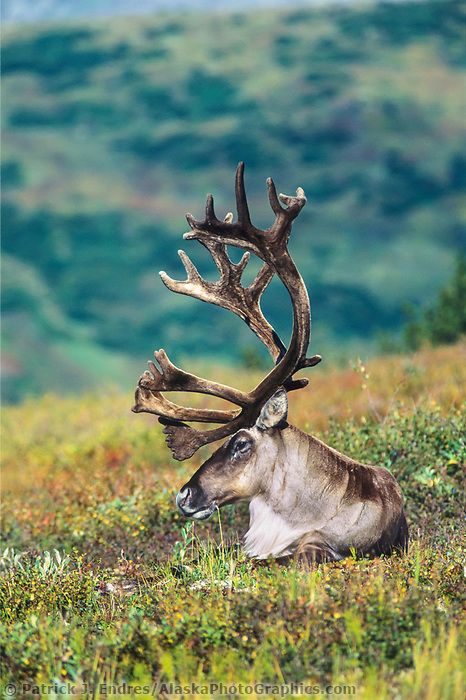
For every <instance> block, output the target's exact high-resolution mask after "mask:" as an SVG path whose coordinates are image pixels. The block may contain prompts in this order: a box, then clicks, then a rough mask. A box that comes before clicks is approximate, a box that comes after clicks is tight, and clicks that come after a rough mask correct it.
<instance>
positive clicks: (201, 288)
mask: <svg viewBox="0 0 466 700" xmlns="http://www.w3.org/2000/svg"><path fill="white" fill-rule="evenodd" d="M243 169H244V166H243V164H240V165H239V166H238V170H237V174H236V204H237V210H238V219H237V221H236V222H233V215H232V214H227V215H226V217H225V219H224V220H223V221H220V220H219V219H217V217H216V215H215V212H214V208H213V200H212V197H211V195H209V197H208V198H207V205H206V217H205V220H204V221H196V220H195V219H194V218H193V217H192V216H191V215H190V214H188V215H187V219H188V223H189V225H190V227H191V231H190V232H189V233H187V234H185V238H186V239H196V240H198V241H199V242H200V243H202V245H204V246H205V247H206V248H207V249H208V250H209V252H210V253H211V255H212V258H213V260H214V262H215V264H216V266H217V268H218V270H219V272H220V279H219V281H218V282H208V281H206V280H204V279H203V278H202V277H201V276H200V274H199V272H198V271H197V269H196V268H195V266H194V265H193V263H192V262H191V260H190V259H189V258H188V257H187V255H186V254H185V253H184V252H183V251H180V252H179V254H180V257H181V260H182V262H183V264H184V266H185V269H186V272H187V279H186V281H183V282H177V281H175V280H173V279H171V278H170V277H168V275H167V274H166V273H164V272H161V273H160V274H161V277H162V280H163V282H164V283H165V285H166V286H167V287H168V288H169V289H171V290H172V291H174V292H178V293H181V294H187V295H189V296H192V297H195V298H197V299H200V300H202V301H205V302H207V303H212V304H216V305H217V306H221V307H223V308H226V309H228V310H230V311H233V312H234V313H235V314H236V315H238V316H239V317H240V318H242V319H243V320H244V321H245V322H246V323H247V324H248V326H249V327H250V328H251V330H253V332H254V333H255V334H256V335H257V336H258V338H259V339H260V340H261V341H262V342H263V343H264V345H265V346H266V347H267V349H268V350H269V352H270V354H271V356H272V358H273V360H274V362H275V366H274V368H273V369H272V370H271V371H270V372H269V374H268V375H267V376H266V377H265V378H264V379H263V380H262V381H261V382H260V383H259V384H258V385H257V386H256V387H255V388H254V389H253V390H252V391H250V392H242V391H240V390H238V389H235V388H233V387H229V386H225V385H223V384H218V383H216V382H212V381H209V380H206V379H203V378H201V377H197V376H196V375H194V374H190V373H188V372H185V371H183V370H181V369H179V368H178V367H176V366H175V365H174V364H173V363H172V362H171V361H170V360H169V359H168V357H167V355H166V353H165V351H164V350H159V351H157V352H155V353H154V355H155V359H156V361H157V364H155V363H154V362H150V363H149V370H148V371H147V370H146V372H145V373H144V374H143V375H142V377H141V378H140V380H139V383H138V388H137V390H136V404H135V406H134V407H133V411H135V412H140V411H144V412H148V413H153V414H155V415H157V416H159V420H160V422H162V423H163V424H164V425H165V430H164V432H165V434H166V440H167V444H168V446H169V447H170V448H171V450H172V452H173V455H174V457H175V458H176V459H180V460H183V459H187V458H188V457H190V456H191V455H192V454H194V452H195V451H196V450H197V449H198V448H199V447H201V446H202V445H206V444H208V443H211V442H215V441H218V440H221V439H224V438H228V440H226V442H224V444H222V446H221V447H220V448H219V449H217V451H216V452H214V454H213V455H212V456H211V457H210V458H209V459H208V460H207V461H206V462H205V463H204V464H203V465H202V466H201V467H200V468H199V469H198V470H197V472H196V473H195V474H194V475H193V477H192V478H191V479H190V480H189V481H188V483H187V484H185V486H184V487H183V488H182V489H181V490H180V492H179V493H178V495H177V497H176V503H177V505H178V508H179V509H180V511H181V512H182V513H183V514H184V515H185V516H187V517H190V518H195V519H198V520H203V519H206V518H208V517H210V516H211V515H212V513H213V512H214V511H215V510H216V509H217V508H220V507H221V506H223V505H226V504H229V503H234V502H237V501H241V500H247V501H249V504H250V505H249V510H250V524H249V530H248V532H247V533H246V535H245V537H244V548H245V551H246V552H247V554H248V555H249V556H251V557H253V558H255V559H266V558H268V557H274V558H276V559H287V558H290V557H297V558H298V559H301V560H305V561H309V562H310V561H313V562H321V561H329V560H337V559H342V558H344V557H346V556H348V554H350V553H352V552H355V553H356V554H358V555H359V556H377V555H380V554H390V553H391V552H393V551H394V550H396V549H398V550H404V549H405V548H406V547H407V541H408V529H407V524H406V518H405V515H404V511H403V499H402V494H401V490H400V488H399V486H398V484H397V482H396V481H395V479H394V477H393V476H392V475H391V474H390V472H389V471H388V470H387V469H384V468H382V467H373V466H368V465H364V464H361V463H359V462H356V461H355V460H353V459H351V458H350V457H347V456H345V455H343V454H340V453H339V452H337V451H336V450H334V449H332V448H331V447H329V446H327V445H325V444H324V443H323V442H321V441H320V440H318V439H317V438H315V437H313V436H311V435H307V434H305V433H303V432H302V431H300V430H298V428H296V427H294V426H292V425H289V424H288V422H287V417H288V415H287V414H288V399H287V392H289V391H293V390H296V389H301V388H303V387H304V386H306V385H307V380H306V379H295V378H294V376H293V375H294V374H295V373H296V372H297V371H299V370H301V369H304V368H306V367H312V366H314V365H316V364H317V363H318V362H320V360H321V358H320V356H319V355H314V356H312V357H306V354H307V348H308V344H309V339H310V304H309V297H308V295H307V290H306V286H305V284H304V282H303V280H302V278H301V276H300V274H299V272H298V270H297V269H296V266H295V264H294V262H293V260H292V259H291V257H290V254H289V252H288V248H287V244H288V239H289V236H290V233H291V225H292V222H293V220H294V219H295V218H296V217H297V216H298V214H299V212H300V211H301V209H302V207H303V206H304V204H305V203H306V198H305V195H304V192H303V190H302V189H301V188H298V189H297V191H296V196H293V197H290V196H287V195H279V196H278V195H277V193H276V190H275V186H274V184H273V181H272V180H271V179H269V180H268V181H267V185H268V190H269V201H270V204H271V207H272V209H273V211H274V213H275V221H274V223H273V224H272V226H271V227H270V228H269V229H267V230H265V231H264V230H260V229H257V228H256V227H255V226H253V224H252V223H251V219H250V216H249V209H248V205H247V200H246V194H245V190H244V179H243ZM280 200H281V202H282V203H283V204H284V205H285V207H283V206H282V204H281V203H280ZM227 245H232V246H236V247H239V248H243V249H245V250H246V253H245V254H244V255H243V258H242V259H241V261H240V262H239V263H238V264H235V263H233V262H232V261H231V260H230V258H229V256H228V253H227ZM251 252H252V253H254V254H255V255H257V256H258V257H259V258H260V259H261V260H262V261H263V266H262V268H261V269H260V270H259V272H258V274H257V276H256V278H255V280H254V281H253V282H252V283H251V284H250V285H249V286H248V287H243V286H242V284H241V275H242V273H243V271H244V268H245V267H246V265H247V263H248V260H249V255H250V253H251ZM274 274H276V275H277V276H278V277H279V278H280V279H281V281H282V282H283V284H284V286H285V288H286V289H287V291H288V293H289V295H290V298H291V302H292V307H293V332H292V336H291V339H290V343H289V346H288V348H285V346H284V344H283V343H282V341H281V340H280V338H279V337H278V335H277V333H276V332H275V330H274V329H273V328H272V326H271V325H270V323H269V322H268V321H267V319H266V318H265V317H264V316H263V314H262V311H261V308H260V297H261V295H262V293H263V291H264V290H265V289H266V287H267V285H268V284H269V282H270V280H271V279H272V277H273V275H274ZM167 391H183V392H196V393H202V394H210V395H213V396H217V397H220V398H223V399H226V400H227V401H229V402H230V403H232V404H234V405H236V407H237V408H236V409H235V410H214V409H208V408H187V407H183V406H179V405H178V404H175V403H173V402H171V401H169V400H168V399H167V398H166V397H165V395H164V393H162V392H167ZM184 421H192V422H204V423H220V424H221V426H220V427H218V428H214V429H210V430H204V431H201V430H195V429H193V428H191V427H189V426H188V425H186V423H185V422H184Z"/></svg>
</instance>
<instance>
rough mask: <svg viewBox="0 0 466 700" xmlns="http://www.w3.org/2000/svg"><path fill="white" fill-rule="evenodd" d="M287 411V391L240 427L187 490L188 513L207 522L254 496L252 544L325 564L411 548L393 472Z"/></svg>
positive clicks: (251, 548) (269, 553)
mask: <svg viewBox="0 0 466 700" xmlns="http://www.w3.org/2000/svg"><path fill="white" fill-rule="evenodd" d="M286 417H287V396H286V392H285V391H284V390H280V391H278V392H277V393H276V394H275V395H274V396H273V397H272V399H270V401H269V402H268V403H267V404H266V405H265V407H264V409H263V411H262V412H261V415H260V416H259V418H258V420H257V422H256V425H255V426H254V427H253V428H251V429H249V430H245V429H242V430H240V431H239V432H238V433H236V434H235V435H234V436H233V437H232V438H231V439H230V440H228V441H227V442H226V443H225V444H224V445H222V446H221V447H220V448H219V449H218V450H217V451H216V452H215V453H214V454H213V455H212V457H210V459H208V460H207V461H206V462H205V463H204V464H203V465H202V466H201V467H200V468H199V469H198V471H197V472H196V473H195V474H194V476H193V477H192V478H191V479H190V480H189V481H188V483H187V484H186V485H185V486H184V487H183V488H182V489H181V490H180V492H179V493H178V496H177V498H176V502H177V505H178V508H179V509H180V511H181V512H182V513H183V514H184V515H185V516H188V517H191V518H195V519H198V520H203V519H205V518H208V517H210V516H211V515H212V513H213V512H214V510H216V508H220V507H221V506H223V505H225V504H227V503H234V502H236V501H240V500H247V501H249V504H250V505H249V512H250V523H249V530H248V532H247V533H246V535H245V537H244V548H245V551H246V552H247V554H248V555H249V556H251V557H253V558H255V559H266V558H268V557H274V558H284V557H290V556H296V557H297V558H298V559H301V560H303V559H304V560H306V561H317V562H319V561H328V560H336V559H342V558H343V557H346V556H347V555H348V554H350V553H351V551H354V552H356V553H357V554H358V555H359V556H364V555H369V556H375V555H379V554H390V553H391V552H392V551H393V550H394V549H405V548H406V544H407V534H408V532H407V525H406V519H405V516H404V513H403V498H402V495H401V490H400V487H399V486H398V484H397V482H396V481H395V479H394V478H393V476H392V475H391V474H390V472H389V471H388V470H387V469H384V468H380V467H371V466H366V465H364V464H360V463H359V462H356V461H354V460H352V459H350V458H349V457H346V456H345V455H342V454H340V453H339V452H337V451H336V450H333V449H332V448H331V447H328V446H327V445H325V444H324V443H323V442H321V441H320V440H318V439H317V438H315V437H312V436H311V435H307V434H306V433H303V432H302V431H301V430H299V429H298V428H296V427H294V426H292V425H288V424H287V423H286Z"/></svg>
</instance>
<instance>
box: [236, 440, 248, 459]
mask: <svg viewBox="0 0 466 700" xmlns="http://www.w3.org/2000/svg"><path fill="white" fill-rule="evenodd" d="M250 449H251V440H248V439H247V438H240V439H239V440H237V441H236V442H235V444H234V446H233V455H234V456H240V455H244V454H246V453H247V452H249V450H250Z"/></svg>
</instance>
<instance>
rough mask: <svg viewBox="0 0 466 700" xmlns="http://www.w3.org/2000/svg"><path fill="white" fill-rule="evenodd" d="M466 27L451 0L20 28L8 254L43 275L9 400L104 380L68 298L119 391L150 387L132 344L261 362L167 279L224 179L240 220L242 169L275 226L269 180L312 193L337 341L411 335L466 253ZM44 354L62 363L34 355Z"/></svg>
mask: <svg viewBox="0 0 466 700" xmlns="http://www.w3.org/2000/svg"><path fill="white" fill-rule="evenodd" d="M462 21H463V20H462V15H461V7H460V3H458V2H456V1H455V0H448V1H447V2H438V1H436V0H430V1H427V2H422V3H419V2H404V3H393V4H392V3H388V4H386V3H377V4H375V5H373V6H372V5H370V6H361V7H343V6H341V7H332V8H330V9H329V8H327V9H326V8H300V9H299V10H296V9H295V10H287V9H285V10H281V11H273V12H271V11H267V12H254V13H250V14H244V15H240V14H231V15H225V16H222V15H220V14H212V15H206V16H204V15H203V16H201V15H190V16H189V17H170V16H167V15H155V16H151V17H145V18H144V19H141V18H139V19H135V20H130V19H127V18H125V19H124V20H119V19H115V20H114V21H112V22H108V21H106V22H105V23H102V24H101V23H99V22H95V23H93V24H92V25H89V24H73V23H67V24H66V25H59V24H57V25H50V26H42V27H39V28H33V27H29V28H28V27H24V26H23V27H20V28H16V29H11V30H9V31H7V32H6V35H5V38H4V45H3V109H4V116H3V123H4V131H5V139H4V149H3V159H4V162H3V175H4V182H5V187H4V208H3V246H4V251H5V252H6V253H7V254H8V256H9V258H8V262H10V261H11V262H12V263H13V265H15V267H13V268H12V269H13V271H14V270H16V269H19V266H21V269H22V270H23V271H29V277H30V279H31V283H30V285H28V289H30V287H31V286H36V287H39V286H40V288H41V293H40V294H39V295H38V296H37V298H36V296H35V295H34V294H33V293H30V294H29V293H28V294H27V295H25V294H18V298H17V301H16V302H15V300H14V298H13V297H12V295H11V294H7V295H6V299H5V301H6V308H5V321H4V327H5V336H6V357H7V359H8V360H9V363H10V365H11V366H13V365H16V370H15V374H14V375H12V376H11V377H7V380H6V381H7V384H6V396H7V398H9V399H18V398H20V397H21V396H23V395H24V394H25V393H37V392H40V391H43V390H44V389H46V388H51V389H55V390H61V391H63V387H67V386H69V388H70V390H71V389H72V388H75V387H76V386H80V385H81V386H86V387H88V386H89V385H90V384H91V383H92V381H93V380H94V381H95V380H96V378H95V376H94V374H93V371H92V366H91V364H90V363H89V364H88V365H87V366H86V367H82V366H81V365H79V364H75V360H74V358H73V357H72V356H71V354H70V353H69V352H68V350H66V351H61V350H60V349H59V348H57V342H58V340H57V335H56V324H55V325H54V327H53V328H52V326H51V324H50V322H49V321H50V309H51V308H52V307H54V308H55V309H59V310H60V314H61V321H60V323H61V327H64V326H66V329H67V330H66V333H67V335H66V338H67V339H68V340H69V342H70V344H71V345H72V344H73V342H83V339H82V337H81V336H80V334H81V332H82V331H83V329H84V330H85V333H86V343H87V345H88V347H89V348H90V350H89V356H91V355H96V354H99V352H100V355H99V356H100V357H102V356H103V355H104V354H105V353H106V354H107V356H108V358H109V363H108V368H107V369H106V368H105V363H103V365H104V366H103V367H102V368H101V371H100V373H99V376H98V381H99V382H100V383H102V384H103V383H105V382H107V381H109V380H110V381H113V380H114V377H115V376H116V377H117V379H118V381H120V382H121V383H122V384H125V386H128V385H129V384H130V383H131V384H132V383H133V382H134V374H131V373H130V372H129V371H128V370H125V371H124V372H123V371H120V372H118V373H115V372H114V371H113V370H114V361H113V359H114V358H113V357H112V354H113V353H115V352H119V353H121V354H122V355H124V356H125V358H126V360H127V358H128V357H131V358H138V360H139V362H141V360H144V359H145V358H146V357H147V356H148V355H149V354H150V353H151V351H152V349H153V347H154V346H155V345H157V346H159V347H160V346H168V347H170V348H176V350H177V352H178V357H176V355H175V358H174V359H175V360H177V361H178V362H181V361H182V360H183V358H184V357H189V358H191V357H193V356H200V355H201V354H202V355H207V357H208V358H209V361H210V360H212V358H215V359H219V360H221V361H224V362H227V361H234V360H236V361H238V360H240V359H241V354H242V351H243V348H245V347H248V346H249V345H250V343H251V337H250V336H251V333H250V331H249V329H248V328H247V327H246V326H245V325H241V324H240V322H239V321H235V320H234V319H232V318H230V317H229V315H228V314H227V313H225V312H223V311H221V310H217V311H215V310H212V309H210V308H209V307H208V306H207V305H203V304H199V303H198V302H196V301H195V300H190V299H188V298H186V297H185V298H180V299H174V298H172V297H173V295H172V294H170V293H169V292H168V291H167V290H165V289H164V288H163V287H162V285H161V284H160V282H159V281H157V279H156V277H155V273H156V272H157V270H158V269H159V268H160V267H163V268H165V269H166V270H167V271H168V272H169V273H170V274H171V275H173V276H174V277H178V276H180V275H181V273H180V264H179V260H178V258H177V255H176V250H177V248H178V247H179V245H180V242H181V234H182V232H183V230H184V227H185V226H186V224H185V223H183V212H184V211H185V210H190V211H193V212H194V213H196V212H200V211H201V208H202V202H203V199H204V197H205V193H206V192H207V191H213V192H214V194H215V195H216V202H217V209H218V212H219V213H220V212H221V211H228V210H230V209H231V208H232V200H233V172H234V168H235V166H236V163H237V162H238V160H245V161H246V163H247V167H248V170H247V186H248V191H249V192H250V200H251V210H252V211H253V215H254V221H255V222H257V224H258V225H260V226H268V225H270V220H271V219H270V216H271V213H270V209H269V206H268V203H267V198H266V196H265V191H264V187H263V182H264V179H265V177H266V176H268V175H273V176H274V177H275V179H276V182H277V186H278V187H279V188H280V189H281V190H288V189H289V190H292V189H293V188H295V187H296V185H298V184H301V185H303V186H304V188H305V190H306V192H307V195H308V197H309V204H308V206H307V207H306V209H305V210H304V211H303V213H302V215H301V216H300V219H299V221H298V222H297V223H296V225H295V231H294V233H293V238H292V241H291V249H292V253H293V254H294V255H295V256H296V259H297V260H298V261H299V266H300V269H301V270H302V272H303V276H304V278H305V280H306V282H307V283H308V285H309V289H310V292H311V298H312V303H313V312H314V321H315V325H314V329H313V330H314V331H315V332H314V333H313V340H314V343H315V351H316V352H319V353H320V354H322V355H323V356H325V357H329V355H332V354H334V355H335V354H341V353H343V352H348V351H351V350H353V349H354V348H355V347H357V348H362V347H364V350H365V351H370V350H371V348H373V347H374V346H375V344H376V338H377V335H378V334H380V333H381V332H385V333H387V334H389V335H390V336H391V337H393V336H394V335H396V334H397V333H398V332H399V331H400V330H401V326H402V321H403V316H402V308H403V305H404V303H405V302H407V301H411V302H412V303H414V304H419V303H420V302H421V301H422V300H426V301H429V300H431V299H433V297H434V295H435V293H436V290H438V289H439V288H440V286H441V285H442V284H443V283H444V282H445V280H446V278H447V275H448V270H449V269H450V265H451V262H452V260H453V259H454V257H455V255H456V254H457V253H458V251H461V250H465V245H466V235H465V231H466V229H465V224H464V211H465V210H464V205H463V204H462V199H461V198H462V192H463V190H464V185H465V180H464V172H465V171H466V168H465V167H464V165H465V163H464V155H463V154H464V119H463V114H462V111H463V100H462V93H463V77H464V62H463V60H462V51H463V43H462V35H461V32H462V26H463V25H462ZM197 248H199V246H193V248H192V249H189V250H188V252H189V253H192V252H193V253H194V258H195V259H196V262H197V263H198V264H199V269H200V271H201V273H202V274H207V275H208V276H210V277H211V278H212V276H213V275H214V274H215V273H214V270H213V266H212V262H211V261H210V260H209V258H208V255H206V254H205V251H202V250H197ZM256 262H257V261H256ZM251 264H252V263H251ZM13 276H14V275H13ZM23 276H24V275H23ZM31 291H32V290H31ZM282 294H283V290H282V289H281V287H280V285H279V284H272V285H271V286H270V289H269V290H267V293H266V299H265V300H264V307H265V310H266V312H267V313H268V314H269V315H270V316H271V319H272V322H273V325H274V327H276V329H277V332H278V333H279V334H280V335H282V336H283V337H284V338H285V339H286V337H287V334H288V333H289V309H288V306H287V305H286V304H285V303H283V297H282ZM26 296H27V298H26ZM45 297H47V304H46V308H42V301H43V300H44V299H45ZM212 328H215V332H212ZM31 346H36V347H40V350H41V353H42V364H43V368H44V371H43V375H34V374H33V372H32V371H31V368H30V366H29V364H28V362H26V361H25V359H24V358H26V357H27V355H28V354H29V353H30V347H31ZM336 346H338V350H335V347H336ZM101 364H102V363H101ZM122 364H124V366H125V367H126V368H128V367H129V366H130V363H129V362H128V361H126V363H122ZM47 366H48V367H47ZM52 370H55V372H54V371H52ZM131 371H132V370H131ZM66 375H71V376H72V377H75V379H73V380H71V381H70V382H69V384H68V383H67V382H64V381H63V379H62V378H63V376H66ZM41 376H43V377H44V379H43V380H42V379H41Z"/></svg>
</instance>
